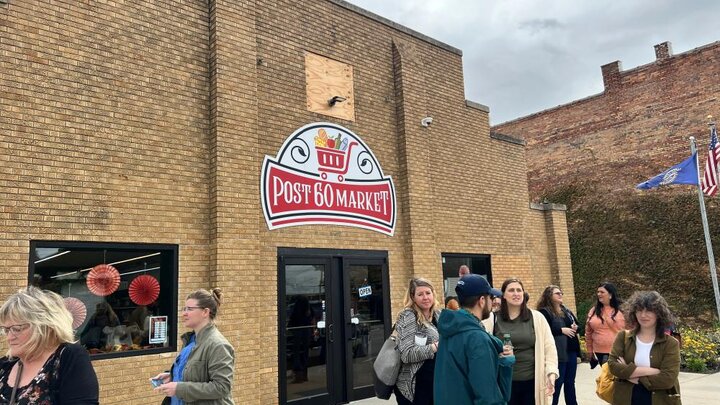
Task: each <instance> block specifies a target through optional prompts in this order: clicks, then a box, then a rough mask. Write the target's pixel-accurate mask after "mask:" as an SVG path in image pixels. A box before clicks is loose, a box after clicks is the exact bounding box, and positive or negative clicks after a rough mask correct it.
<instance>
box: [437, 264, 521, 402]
mask: <svg viewBox="0 0 720 405" xmlns="http://www.w3.org/2000/svg"><path fill="white" fill-rule="evenodd" d="M455 292H456V293H457V295H458V300H459V301H460V307H461V309H460V310H458V311H449V310H443V311H442V313H441V315H440V319H439V321H438V331H439V332H440V342H439V344H438V351H437V354H436V355H435V381H434V387H435V388H434V389H435V403H436V404H453V405H464V404H472V405H479V404H484V405H492V404H505V403H507V401H508V400H509V399H510V387H511V386H512V365H513V364H514V363H515V356H514V355H509V356H500V353H502V352H503V344H502V342H501V341H500V339H498V338H496V337H495V336H492V335H490V334H489V333H487V332H486V331H485V328H484V327H483V326H482V324H481V323H480V321H481V320H483V319H486V318H487V317H489V316H490V308H491V304H492V295H491V294H492V293H493V292H492V287H490V284H489V283H488V282H487V280H485V278H484V277H482V276H480V275H477V274H468V275H466V276H463V277H462V278H461V279H460V280H459V281H458V283H457V286H456V287H455Z"/></svg>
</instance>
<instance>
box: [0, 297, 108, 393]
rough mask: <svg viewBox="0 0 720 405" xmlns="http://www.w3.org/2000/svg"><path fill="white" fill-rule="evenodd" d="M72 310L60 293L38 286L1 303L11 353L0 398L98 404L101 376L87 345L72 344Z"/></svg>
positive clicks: (1, 365) (3, 362)
mask: <svg viewBox="0 0 720 405" xmlns="http://www.w3.org/2000/svg"><path fill="white" fill-rule="evenodd" d="M72 322H73V319H72V315H70V312H69V311H68V310H67V308H66V307H65V303H64V302H63V299H62V297H60V295H58V294H56V293H54V292H51V291H44V290H41V289H39V288H36V287H28V288H27V289H24V290H20V291H18V292H17V293H15V294H13V295H11V296H10V298H8V300H7V301H5V303H4V304H3V306H2V308H0V324H2V327H0V333H2V334H3V335H4V336H5V339H6V341H7V346H8V355H7V357H3V358H2V359H0V402H1V403H11V404H17V405H25V404H52V405H97V404H98V393H99V389H98V381H97V376H96V375H95V370H93V367H92V364H91V363H90V356H89V355H88V352H87V350H85V348H84V347H82V346H80V345H78V344H75V343H73V342H74V334H73V329H72Z"/></svg>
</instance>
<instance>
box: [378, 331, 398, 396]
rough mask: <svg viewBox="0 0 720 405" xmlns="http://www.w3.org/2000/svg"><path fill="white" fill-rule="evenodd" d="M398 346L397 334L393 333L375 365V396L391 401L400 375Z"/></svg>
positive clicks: (384, 344) (381, 349)
mask: <svg viewBox="0 0 720 405" xmlns="http://www.w3.org/2000/svg"><path fill="white" fill-rule="evenodd" d="M397 345H398V342H397V334H396V333H395V332H393V333H392V334H391V335H390V336H389V337H388V338H387V339H386V340H385V343H383V345H382V348H380V352H379V353H378V355H377V358H376V359H375V362H374V363H373V383H374V384H373V385H374V386H375V396H376V397H378V398H380V399H390V395H391V394H392V392H393V387H395V383H396V382H397V377H398V374H399V373H400V366H401V361H400V351H399V350H398V348H397Z"/></svg>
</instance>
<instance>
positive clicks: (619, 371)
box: [608, 330, 681, 405]
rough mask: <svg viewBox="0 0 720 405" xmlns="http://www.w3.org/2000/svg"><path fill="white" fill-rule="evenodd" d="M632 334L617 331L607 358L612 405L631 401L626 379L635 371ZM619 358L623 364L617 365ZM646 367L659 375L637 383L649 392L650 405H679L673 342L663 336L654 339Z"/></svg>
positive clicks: (677, 360) (677, 349) (677, 354)
mask: <svg viewBox="0 0 720 405" xmlns="http://www.w3.org/2000/svg"><path fill="white" fill-rule="evenodd" d="M635 339H636V338H635V332H634V331H629V330H628V331H621V332H620V333H618V334H617V336H616V337H615V343H613V348H612V353H610V358H609V359H608V367H609V368H610V372H611V373H612V374H613V375H614V376H615V383H614V385H615V393H614V394H613V402H612V403H613V404H618V405H620V404H622V405H627V404H629V403H630V401H631V398H632V390H633V386H634V384H633V383H631V382H630V381H628V378H630V376H631V375H632V373H633V372H634V371H635V369H636V368H637V366H636V365H635V363H634V361H635V352H636V350H637V346H636V344H635ZM619 357H622V358H623V359H624V360H625V363H626V364H620V363H619V362H618V358H619ZM650 367H653V368H657V369H659V370H660V374H657V375H651V376H645V377H640V379H639V383H640V384H642V385H643V386H645V388H647V389H648V391H650V392H651V393H652V403H653V405H666V404H667V405H679V404H680V403H681V401H680V384H679V383H678V373H679V372H680V344H679V343H678V341H677V339H675V338H674V337H671V336H667V335H663V336H661V337H657V338H655V343H653V346H652V348H651V349H650Z"/></svg>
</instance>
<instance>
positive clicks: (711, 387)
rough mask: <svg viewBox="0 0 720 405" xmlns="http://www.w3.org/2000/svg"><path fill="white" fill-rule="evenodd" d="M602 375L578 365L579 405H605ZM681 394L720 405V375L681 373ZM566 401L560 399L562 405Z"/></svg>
mask: <svg viewBox="0 0 720 405" xmlns="http://www.w3.org/2000/svg"><path fill="white" fill-rule="evenodd" d="M599 373H600V368H596V369H595V370H590V365H589V364H588V363H582V364H578V373H577V378H576V379H575V390H576V391H577V401H578V403H579V404H582V405H586V404H598V405H601V404H605V402H604V401H602V400H601V399H600V398H598V397H597V396H596V395H595V378H596V377H597V376H598V374H599ZM679 379H680V392H681V393H682V402H683V404H685V405H693V404H710V403H720V373H715V374H694V373H680V377H679ZM351 403H352V404H353V405H388V404H395V403H396V402H395V399H394V398H391V399H390V400H389V401H384V400H382V399H377V398H368V399H364V400H362V401H355V402H351ZM564 403H565V401H564V400H563V399H562V396H561V397H560V404H564ZM436 405H446V404H436Z"/></svg>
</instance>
